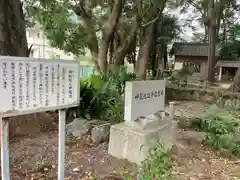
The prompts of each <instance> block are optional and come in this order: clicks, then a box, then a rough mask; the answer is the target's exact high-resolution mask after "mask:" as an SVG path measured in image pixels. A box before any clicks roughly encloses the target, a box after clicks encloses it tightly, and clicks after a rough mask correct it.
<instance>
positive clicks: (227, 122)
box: [179, 108, 240, 157]
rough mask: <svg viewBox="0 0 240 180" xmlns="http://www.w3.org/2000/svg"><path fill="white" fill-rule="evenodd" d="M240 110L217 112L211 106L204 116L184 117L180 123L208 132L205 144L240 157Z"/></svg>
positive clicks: (185, 126)
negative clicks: (238, 131)
mask: <svg viewBox="0 0 240 180" xmlns="http://www.w3.org/2000/svg"><path fill="white" fill-rule="evenodd" d="M238 114H239V112H238V113H236V112H235V111H232V112H229V111H228V112H225V113H221V112H217V111H215V110H214V109H212V108H210V110H209V111H208V112H206V113H205V114H204V115H203V116H202V117H198V118H182V119H180V121H179V125H180V126H181V127H184V128H193V129H196V130H198V131H204V132H206V133H207V134H206V137H205V140H204V144H205V145H208V146H211V147H213V148H214V149H218V150H223V151H224V152H225V153H227V154H228V155H229V156H237V157H240V141H239V139H238V135H237V132H236V129H237V128H238V126H239V115H238Z"/></svg>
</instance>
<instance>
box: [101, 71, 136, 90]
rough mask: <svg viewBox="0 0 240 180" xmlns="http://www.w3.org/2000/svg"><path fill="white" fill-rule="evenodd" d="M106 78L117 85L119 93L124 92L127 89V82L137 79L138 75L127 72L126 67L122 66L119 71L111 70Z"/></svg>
mask: <svg viewBox="0 0 240 180" xmlns="http://www.w3.org/2000/svg"><path fill="white" fill-rule="evenodd" d="M106 78H107V80H108V81H109V82H112V84H115V85H116V88H117V90H118V93H119V94H123V92H124V90H125V83H126V82H127V81H133V80H135V79H136V75H135V74H134V73H127V71H126V69H125V68H124V67H121V68H120V69H119V70H117V71H114V72H113V71H111V72H109V73H108V75H107V77H106Z"/></svg>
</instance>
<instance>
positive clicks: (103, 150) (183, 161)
mask: <svg viewBox="0 0 240 180" xmlns="http://www.w3.org/2000/svg"><path fill="white" fill-rule="evenodd" d="M196 103H198V102H196ZM190 107H191V108H193V107H194V109H197V108H198V109H197V111H199V110H200V109H205V108H206V105H202V104H199V105H197V104H195V103H194V102H189V103H187V102H185V103H184V104H183V103H181V105H179V107H178V108H177V109H179V110H180V109H181V110H182V109H188V110H190V109H191V108H190ZM200 107H201V108H200ZM192 111H194V110H192ZM192 111H191V112H192ZM192 113H194V112H192ZM195 113H196V112H195ZM57 137H58V133H57V130H51V131H47V132H41V133H39V134H38V135H37V136H33V137H31V138H30V137H15V138H13V139H11V142H10V158H11V159H10V161H11V176H12V177H11V179H12V180H55V179H57V173H56V172H57V143H58V140H57ZM176 137H177V139H176V147H175V148H174V149H173V154H174V155H173V157H174V159H175V164H174V169H173V174H174V176H175V177H176V179H177V180H178V179H179V180H215V179H216V180H231V179H233V180H234V177H237V178H238V179H240V161H236V160H229V159H226V158H223V157H221V156H220V155H219V154H220V153H219V152H213V151H211V150H209V149H206V148H205V147H203V146H202V145H201V138H202V134H201V133H198V132H195V131H183V130H180V129H178V130H177V131H176ZM107 148H108V144H107V143H103V144H100V145H99V146H95V145H94V144H92V142H91V140H90V138H89V137H85V138H84V139H79V140H71V141H70V140H68V141H67V144H66V162H65V168H66V171H65V174H66V175H65V177H66V178H65V179H66V180H80V179H83V180H84V179H85V180H87V179H89V180H90V179H91V177H93V176H96V177H97V179H102V180H117V179H121V178H120V177H123V176H124V175H123V174H125V173H127V172H133V174H134V173H135V172H136V166H135V165H133V164H130V163H128V162H127V161H126V160H119V159H116V158H114V157H111V156H109V155H108V154H107ZM122 179H124V178H122Z"/></svg>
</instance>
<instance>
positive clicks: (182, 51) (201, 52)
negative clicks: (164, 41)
mask: <svg viewBox="0 0 240 180" xmlns="http://www.w3.org/2000/svg"><path fill="white" fill-rule="evenodd" d="M208 47H209V46H208V43H200V42H194V43H189V42H183V43H182V42H181V43H174V45H173V48H172V52H171V53H172V54H174V55H175V56H208V49H209V48H208ZM218 49H219V48H218V46H217V47H216V50H217V51H216V55H217V54H218Z"/></svg>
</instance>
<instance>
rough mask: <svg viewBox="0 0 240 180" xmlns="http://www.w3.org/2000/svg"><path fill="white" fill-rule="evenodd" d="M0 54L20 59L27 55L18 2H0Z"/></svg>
mask: <svg viewBox="0 0 240 180" xmlns="http://www.w3.org/2000/svg"><path fill="white" fill-rule="evenodd" d="M0 54H1V55H6V56H22V57H26V56H28V55H29V52H28V45H27V38H26V29H25V21H24V15H23V10H22V3H21V2H20V0H1V1H0Z"/></svg>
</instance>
